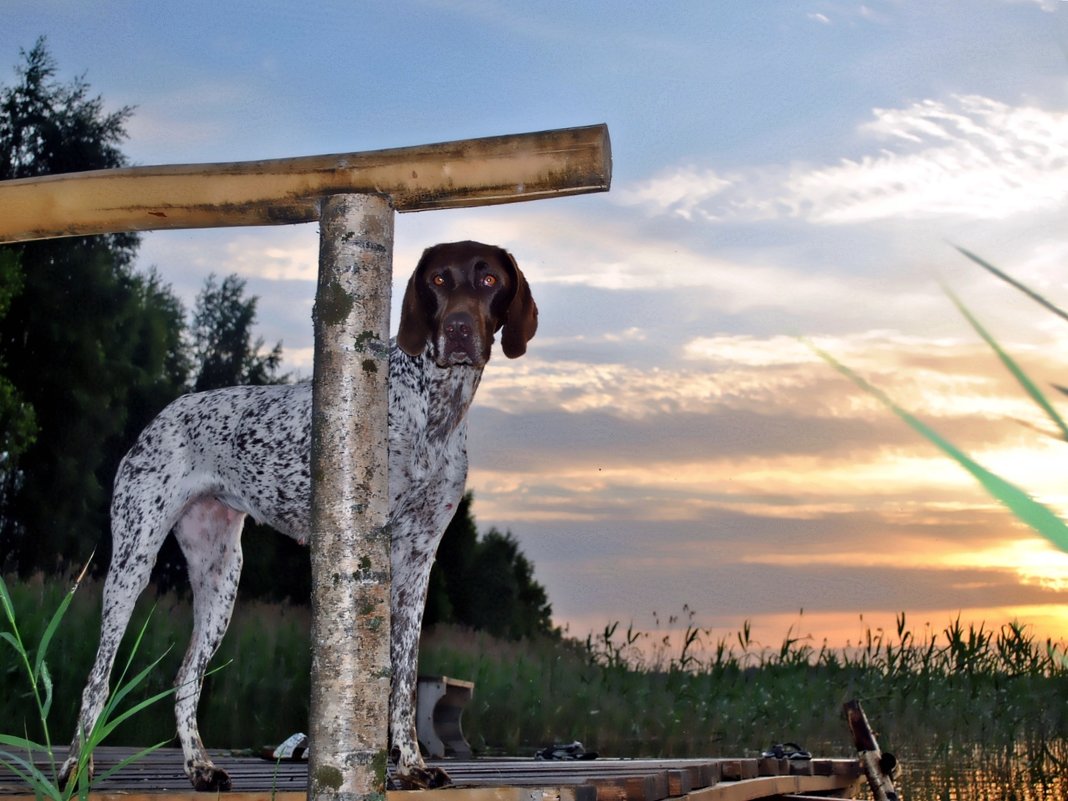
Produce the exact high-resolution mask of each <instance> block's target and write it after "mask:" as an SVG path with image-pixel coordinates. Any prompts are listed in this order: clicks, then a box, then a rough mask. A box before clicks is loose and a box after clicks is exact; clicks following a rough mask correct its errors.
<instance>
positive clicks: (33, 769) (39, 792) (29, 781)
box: [0, 751, 62, 801]
mask: <svg viewBox="0 0 1068 801" xmlns="http://www.w3.org/2000/svg"><path fill="white" fill-rule="evenodd" d="M0 765H2V766H3V767H4V768H6V769H7V770H9V771H11V772H12V773H14V774H15V775H16V776H18V778H19V779H20V780H21V781H22V782H23V784H26V785H28V786H30V787H32V788H33V792H34V795H36V796H37V797H38V798H50V799H55V801H59V799H60V798H61V797H62V794H61V793H60V792H59V788H58V787H56V785H55V784H53V783H52V782H51V781H50V780H49V779H48V777H47V776H45V775H44V773H42V772H41V769H40V768H38V767H37V766H36V765H34V764H33V762H31V761H30V760H29V759H23V758H22V757H20V756H18V755H17V754H12V753H10V752H9V751H0Z"/></svg>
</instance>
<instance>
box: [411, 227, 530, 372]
mask: <svg viewBox="0 0 1068 801" xmlns="http://www.w3.org/2000/svg"><path fill="white" fill-rule="evenodd" d="M502 328H503V329H504V331H503V332H502V334H501V347H502V348H503V349H504V355H505V356H507V357H508V358H510V359H515V358H517V357H519V356H522V355H523V354H524V353H526V350H527V342H528V341H529V340H530V338H531V337H533V336H534V332H535V331H536V330H537V328H538V307H537V306H536V305H535V304H534V298H533V297H532V296H531V294H530V287H529V286H527V280H526V278H524V277H523V273H521V272H520V271H519V267H518V266H517V265H516V263H515V259H513V258H512V254H510V253H509V252H508V251H507V250H504V249H503V248H499V247H495V246H494V245H483V244H482V243H481V242H451V243H448V244H443V245H434V246H433V247H429V248H427V249H426V250H425V251H423V257H422V258H421V259H420V260H419V264H418V265H417V266H416V268H415V272H414V273H412V277H411V279H410V280H409V281H408V288H407V290H406V291H405V293H404V303H403V305H402V306H401V319H400V329H399V331H398V332H397V344H398V345H400V347H401V349H402V350H403V351H404V352H405V353H407V354H408V355H410V356H418V355H419V354H421V353H423V351H424V350H426V349H427V348H428V347H429V349H430V357H431V358H432V359H433V360H434V361H435V362H436V363H437V364H438V365H439V366H441V367H452V366H453V365H458V364H466V365H471V366H473V367H482V366H484V365H485V364H486V362H487V361H489V357H490V346H491V345H492V344H493V335H494V334H495V333H496V332H497V331H499V330H500V329H502Z"/></svg>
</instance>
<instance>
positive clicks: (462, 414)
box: [389, 345, 484, 439]
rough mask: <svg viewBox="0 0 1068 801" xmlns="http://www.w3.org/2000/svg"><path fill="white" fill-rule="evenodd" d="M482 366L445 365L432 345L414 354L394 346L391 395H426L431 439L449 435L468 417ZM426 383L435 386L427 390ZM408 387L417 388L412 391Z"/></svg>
mask: <svg viewBox="0 0 1068 801" xmlns="http://www.w3.org/2000/svg"><path fill="white" fill-rule="evenodd" d="M394 360H396V361H394ZM483 369H484V368H483V367H475V366H473V365H468V364H458V365H454V366H452V367H442V366H440V365H439V364H437V363H436V362H435V361H434V359H433V358H432V357H431V355H430V349H429V348H427V349H425V350H424V351H423V352H422V353H420V354H419V355H417V356H411V355H409V354H407V353H405V352H404V351H403V350H401V348H399V347H397V346H396V345H394V346H393V349H392V351H391V353H390V372H389V378H390V395H391V396H396V397H397V398H398V399H399V398H400V397H402V396H404V397H420V398H426V399H427V401H428V404H427V407H426V410H425V414H426V419H425V421H424V422H423V425H424V426H425V429H426V432H427V434H428V435H429V436H430V437H431V438H432V439H434V438H446V437H448V436H449V435H450V434H451V433H452V432H453V431H455V430H456V429H457V428H459V427H460V426H461V425H462V424H463V423H464V421H465V419H466V418H467V411H468V409H469V408H470V406H471V402H472V401H473V400H474V397H475V391H476V390H477V389H478V385H479V383H480V382H481V380H482V370H483ZM413 384H414V386H413ZM427 384H429V385H431V386H433V387H435V388H436V389H435V390H434V391H433V392H427V391H426V385H427ZM405 385H406V386H405ZM406 390H418V391H417V392H415V393H414V394H409V393H407V392H406ZM396 411H397V407H396V406H395V405H394V404H393V403H391V404H390V412H391V413H395V412H396ZM412 411H415V410H412Z"/></svg>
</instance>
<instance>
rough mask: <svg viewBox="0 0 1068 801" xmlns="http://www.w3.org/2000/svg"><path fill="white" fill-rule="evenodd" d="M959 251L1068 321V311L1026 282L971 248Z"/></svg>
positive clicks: (960, 248) (958, 249)
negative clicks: (1022, 281) (1028, 285)
mask: <svg viewBox="0 0 1068 801" xmlns="http://www.w3.org/2000/svg"><path fill="white" fill-rule="evenodd" d="M954 247H957V246H956V245H954ZM957 251H958V252H959V253H961V255H963V256H966V257H967V258H969V259H971V260H972V261H974V262H975V263H976V264H978V265H979V266H980V267H982V268H983V269H984V270H986V271H987V272H988V273H990V274H991V275H993V276H995V277H997V278H1000V279H1001V280H1002V281H1004V282H1005V283H1006V284H1009V285H1010V286H1012V287H1015V288H1016V289H1018V290H1020V291H1021V292H1023V293H1024V294H1025V295H1027V297H1029V298H1031V300H1033V301H1035V303H1037V304H1039V305H1040V306H1042V307H1043V308H1045V309H1047V310H1048V311H1051V312H1053V313H1054V314H1056V315H1057V316H1058V317H1060V318H1061V319H1063V320H1066V321H1068V312H1066V311H1064V310H1063V309H1061V308H1060V307H1059V306H1056V305H1054V304H1053V303H1051V302H1050V301H1048V300H1046V299H1045V298H1044V297H1042V296H1041V295H1040V294H1038V293H1037V292H1035V291H1034V290H1033V289H1029V288H1028V287H1027V286H1025V285H1024V284H1021V283H1020V282H1019V281H1017V280H1016V279H1015V278H1013V277H1012V276H1010V275H1008V274H1007V273H1004V272H1002V271H1001V270H999V269H998V268H997V267H995V266H994V265H993V264H991V263H990V262H988V261H986V260H985V259H982V258H980V257H979V256H976V255H975V254H974V253H972V252H971V251H970V250H965V249H964V248H962V247H957Z"/></svg>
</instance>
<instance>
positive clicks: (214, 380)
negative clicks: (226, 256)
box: [189, 275, 288, 392]
mask: <svg viewBox="0 0 1068 801" xmlns="http://www.w3.org/2000/svg"><path fill="white" fill-rule="evenodd" d="M255 321H256V298H255V297H252V298H246V297H245V282H244V281H243V280H242V279H240V278H238V276H237V275H229V276H227V277H226V278H225V279H223V282H222V283H221V284H220V283H218V282H217V280H216V278H215V276H214V275H210V276H208V279H207V281H205V282H204V289H203V290H202V291H201V293H200V295H199V296H198V297H197V305H196V309H195V310H194V311H193V323H192V325H191V326H190V330H189V335H190V338H191V339H192V348H193V363H194V367H195V369H196V379H195V380H194V382H193V391H194V392H203V391H204V390H208V389H219V388H220V387H233V386H238V385H241V384H253V385H260V384H280V383H284V382H285V381H286V380H287V378H288V376H286V375H278V367H279V365H280V364H281V363H282V343H281V342H279V343H278V344H276V345H275V346H274V348H273V349H272V350H271V351H270V353H268V354H267V355H262V354H261V353H260V350H261V349H262V347H263V339H262V338H259V339H257V340H255V342H253V340H252V325H253V323H255Z"/></svg>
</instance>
